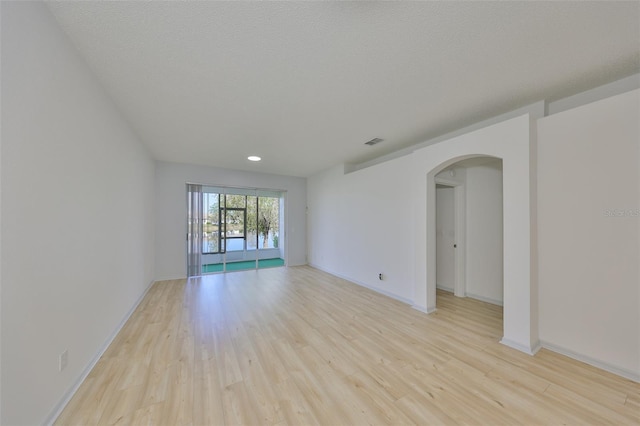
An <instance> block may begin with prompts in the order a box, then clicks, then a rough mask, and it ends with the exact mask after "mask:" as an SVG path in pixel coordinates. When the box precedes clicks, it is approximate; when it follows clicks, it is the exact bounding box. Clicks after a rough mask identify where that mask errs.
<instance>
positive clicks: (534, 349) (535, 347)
mask: <svg viewBox="0 0 640 426" xmlns="http://www.w3.org/2000/svg"><path fill="white" fill-rule="evenodd" d="M500 343H502V344H503V345H505V346H509V347H510V348H512V349H516V350H518V351H520V352H524V353H525V354H527V355H535V354H536V352H538V351H539V350H540V348H541V346H540V343H536V344H535V345H533V346H531V347H529V346H526V345H522V344H520V343H518V342H514V341H513V340H509V339H505V338H504V337H503V338H502V340H500Z"/></svg>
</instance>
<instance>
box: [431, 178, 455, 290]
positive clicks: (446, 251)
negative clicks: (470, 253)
mask: <svg viewBox="0 0 640 426" xmlns="http://www.w3.org/2000/svg"><path fill="white" fill-rule="evenodd" d="M455 241H456V235H455V202H454V198H453V187H450V186H448V187H447V186H444V187H438V188H436V287H438V288H441V289H443V290H447V291H450V292H452V293H453V291H454V284H455V250H456V249H455V248H454V247H453V245H454V244H455Z"/></svg>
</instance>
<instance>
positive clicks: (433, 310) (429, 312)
mask: <svg viewBox="0 0 640 426" xmlns="http://www.w3.org/2000/svg"><path fill="white" fill-rule="evenodd" d="M411 307H412V308H413V309H415V310H416V311H420V312H422V313H424V314H432V313H434V312H436V311H437V309H436V308H431V309H426V308H423V307H422V306H418V305H411Z"/></svg>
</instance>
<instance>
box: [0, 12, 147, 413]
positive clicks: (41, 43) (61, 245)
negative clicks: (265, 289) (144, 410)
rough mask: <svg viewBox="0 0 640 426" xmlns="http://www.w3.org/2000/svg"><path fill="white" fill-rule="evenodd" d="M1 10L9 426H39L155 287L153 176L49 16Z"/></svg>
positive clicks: (4, 340)
mask: <svg viewBox="0 0 640 426" xmlns="http://www.w3.org/2000/svg"><path fill="white" fill-rule="evenodd" d="M0 8H1V10H2V13H1V15H2V21H1V31H2V46H1V55H2V62H1V66H2V69H1V72H0V74H1V85H2V100H1V102H2V110H1V113H2V116H1V121H2V129H1V131H2V135H1V138H2V158H1V161H2V164H1V168H0V173H1V182H2V190H1V197H2V201H1V206H2V224H1V226H2V230H1V233H2V240H1V245H2V247H1V256H2V257H1V259H0V262H1V264H2V270H1V274H2V277H1V278H2V298H1V303H2V305H1V307H0V308H1V323H2V325H1V330H2V358H1V359H2V365H1V370H2V374H1V378H0V380H1V387H2V401H1V406H2V418H1V419H0V423H1V424H6V425H9V424H10V425H34V424H42V423H45V422H47V421H51V420H53V419H52V418H51V417H52V416H53V415H55V413H56V410H57V409H58V408H59V407H61V404H62V403H63V402H64V400H65V398H66V397H67V396H68V395H69V394H70V392H71V391H72V390H73V389H74V387H75V385H77V383H78V381H79V379H80V378H81V377H83V375H84V374H85V373H86V371H87V370H86V369H87V368H88V367H89V366H90V365H91V364H92V363H93V362H94V361H95V359H96V356H97V355H98V354H99V353H100V352H101V350H102V349H104V346H105V345H106V343H107V342H108V341H109V340H110V338H111V337H112V336H113V334H114V333H115V332H116V331H117V329H118V328H119V326H120V324H121V323H122V321H123V320H124V319H125V318H126V317H127V315H128V313H129V312H130V311H131V309H132V308H133V307H134V306H135V305H136V303H137V301H138V300H139V298H140V297H141V296H142V295H143V294H144V292H145V290H146V289H147V288H148V286H149V284H150V283H151V282H152V280H153V249H154V244H153V232H154V228H153V215H154V210H153V209H154V205H153V188H154V167H155V166H154V162H153V160H152V159H151V157H150V156H149V154H148V153H147V151H146V149H145V148H144V147H143V146H142V145H141V143H140V142H139V140H138V139H137V138H136V136H135V135H134V133H133V132H132V131H131V129H130V128H129V126H128V124H127V123H126V122H125V120H124V119H123V118H122V117H121V115H120V113H119V111H118V110H117V108H116V107H115V106H114V105H113V103H112V102H111V100H110V99H109V97H108V96H107V95H106V94H105V92H104V90H103V89H102V87H101V85H100V84H99V83H98V82H97V80H96V79H95V77H94V75H93V74H92V72H91V71H90V70H89V68H88V66H86V64H85V63H84V62H83V60H82V59H81V58H80V56H79V55H78V54H77V52H76V50H75V49H74V48H73V47H72V45H71V44H70V42H69V41H68V40H67V38H66V36H65V35H64V34H63V33H62V31H61V30H60V28H59V27H58V25H57V24H56V22H55V20H54V18H53V16H52V15H51V13H50V12H49V10H48V9H47V7H46V5H45V4H44V3H41V2H1V4H0ZM36 258H37V259H38V260H37V261H34V259H36ZM65 350H67V351H68V365H67V367H66V368H65V369H64V370H63V371H61V372H60V371H58V361H59V356H60V354H61V353H62V352H63V351H65Z"/></svg>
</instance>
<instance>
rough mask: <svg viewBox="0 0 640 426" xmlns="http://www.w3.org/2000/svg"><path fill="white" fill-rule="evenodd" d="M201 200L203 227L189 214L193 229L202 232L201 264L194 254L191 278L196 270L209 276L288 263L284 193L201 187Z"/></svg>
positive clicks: (190, 266)
mask: <svg viewBox="0 0 640 426" xmlns="http://www.w3.org/2000/svg"><path fill="white" fill-rule="evenodd" d="M201 198H202V201H201V213H202V214H201V216H202V218H201V223H202V225H201V227H200V228H197V227H194V226H193V220H192V219H191V218H192V216H194V215H193V214H192V213H190V214H189V218H190V219H189V229H190V230H191V229H192V228H193V229H194V231H193V232H198V229H200V232H201V235H200V241H201V253H200V263H199V265H198V264H197V263H196V262H195V260H194V255H193V254H191V252H193V250H191V252H189V253H190V254H189V256H188V258H187V259H188V262H189V265H188V270H189V271H190V276H191V275H192V274H193V273H194V272H195V271H196V270H199V271H200V274H208V273H217V272H227V271H237V270H244V269H255V268H263V267H273V266H283V265H284V263H285V262H284V259H285V253H284V244H283V242H284V235H283V233H282V232H281V228H282V227H283V224H284V208H283V206H284V200H285V193H284V192H283V191H270V190H257V189H244V188H226V187H213V186H201ZM190 206H191V204H190ZM191 208H192V207H190V209H191ZM189 211H190V212H191V210H189ZM193 232H191V231H190V234H192V233H193ZM194 241H195V239H194ZM192 246H193V244H192V243H191V242H190V243H189V247H192Z"/></svg>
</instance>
